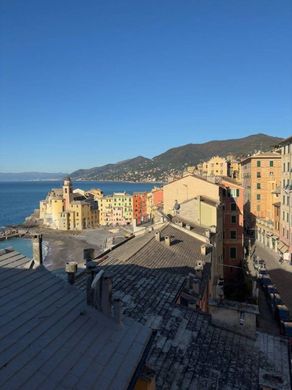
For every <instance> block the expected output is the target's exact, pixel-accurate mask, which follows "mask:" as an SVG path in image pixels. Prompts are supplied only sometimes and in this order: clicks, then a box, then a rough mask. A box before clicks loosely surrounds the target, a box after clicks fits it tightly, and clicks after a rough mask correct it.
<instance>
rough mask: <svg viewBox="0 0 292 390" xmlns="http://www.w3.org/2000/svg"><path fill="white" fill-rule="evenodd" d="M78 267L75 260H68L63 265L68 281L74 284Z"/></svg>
mask: <svg viewBox="0 0 292 390" xmlns="http://www.w3.org/2000/svg"><path fill="white" fill-rule="evenodd" d="M77 269H78V264H77V263H76V262H75V261H69V262H67V263H66V265H65V272H66V273H67V275H68V283H70V284H74V283H75V274H76V272H77Z"/></svg>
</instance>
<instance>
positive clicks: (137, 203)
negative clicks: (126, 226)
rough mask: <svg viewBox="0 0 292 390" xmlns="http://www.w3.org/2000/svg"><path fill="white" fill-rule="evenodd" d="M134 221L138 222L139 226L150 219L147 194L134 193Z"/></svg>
mask: <svg viewBox="0 0 292 390" xmlns="http://www.w3.org/2000/svg"><path fill="white" fill-rule="evenodd" d="M133 219H135V220H136V223H137V225H140V224H141V223H142V222H145V221H147V220H148V219H149V216H148V213H147V192H134V194H133Z"/></svg>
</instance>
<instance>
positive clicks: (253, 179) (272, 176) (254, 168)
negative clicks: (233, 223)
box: [241, 152, 281, 229]
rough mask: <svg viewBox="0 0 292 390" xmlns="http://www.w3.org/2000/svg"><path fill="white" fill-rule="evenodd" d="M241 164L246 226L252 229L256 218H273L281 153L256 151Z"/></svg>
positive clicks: (269, 219) (279, 176) (279, 174)
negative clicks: (256, 152) (274, 193)
mask: <svg viewBox="0 0 292 390" xmlns="http://www.w3.org/2000/svg"><path fill="white" fill-rule="evenodd" d="M241 165H242V184H243V187H244V189H245V199H244V207H245V210H246V215H245V217H246V221H245V222H246V227H247V228H248V229H254V228H255V225H256V220H257V219H258V218H261V219H265V220H267V221H272V220H273V213H274V211H273V201H274V196H273V192H274V191H275V190H276V188H277V187H278V186H279V185H280V181H281V155H280V154H278V153H273V152H269V153H258V154H255V155H253V156H250V157H248V158H247V159H245V160H243V161H242V162H241Z"/></svg>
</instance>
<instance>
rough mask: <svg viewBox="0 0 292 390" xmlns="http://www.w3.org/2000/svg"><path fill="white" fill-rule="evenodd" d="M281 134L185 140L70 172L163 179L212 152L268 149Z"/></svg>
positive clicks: (81, 175) (82, 175)
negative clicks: (161, 150)
mask: <svg viewBox="0 0 292 390" xmlns="http://www.w3.org/2000/svg"><path fill="white" fill-rule="evenodd" d="M281 139H282V138H278V137H271V136H268V135H265V134H255V135H251V136H248V137H244V138H239V139H230V140H224V141H210V142H206V143H204V144H188V145H183V146H179V147H176V148H172V149H169V150H168V151H166V152H165V153H162V154H160V155H159V156H156V157H154V158H153V159H149V158H145V157H143V156H138V157H135V158H133V159H129V160H125V161H121V162H118V163H116V164H107V165H104V166H101V167H97V168H91V169H80V170H78V171H75V172H73V173H72V174H71V177H72V178H73V179H74V180H76V179H79V180H113V181H164V180H165V179H166V178H167V176H169V175H171V174H177V173H180V172H181V171H182V170H183V169H184V167H186V166H188V165H196V164H198V163H199V162H201V161H206V160H209V159H210V158H211V157H212V156H215V155H219V156H222V157H224V156H227V155H228V154H233V155H236V156H246V155H248V154H252V153H254V152H255V151H258V150H262V151H265V150H269V149H270V148H272V147H273V146H274V145H276V144H278V143H279V141H281Z"/></svg>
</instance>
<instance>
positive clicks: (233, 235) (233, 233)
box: [230, 230, 236, 240]
mask: <svg viewBox="0 0 292 390" xmlns="http://www.w3.org/2000/svg"><path fill="white" fill-rule="evenodd" d="M230 238H232V240H236V230H231V231H230Z"/></svg>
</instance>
